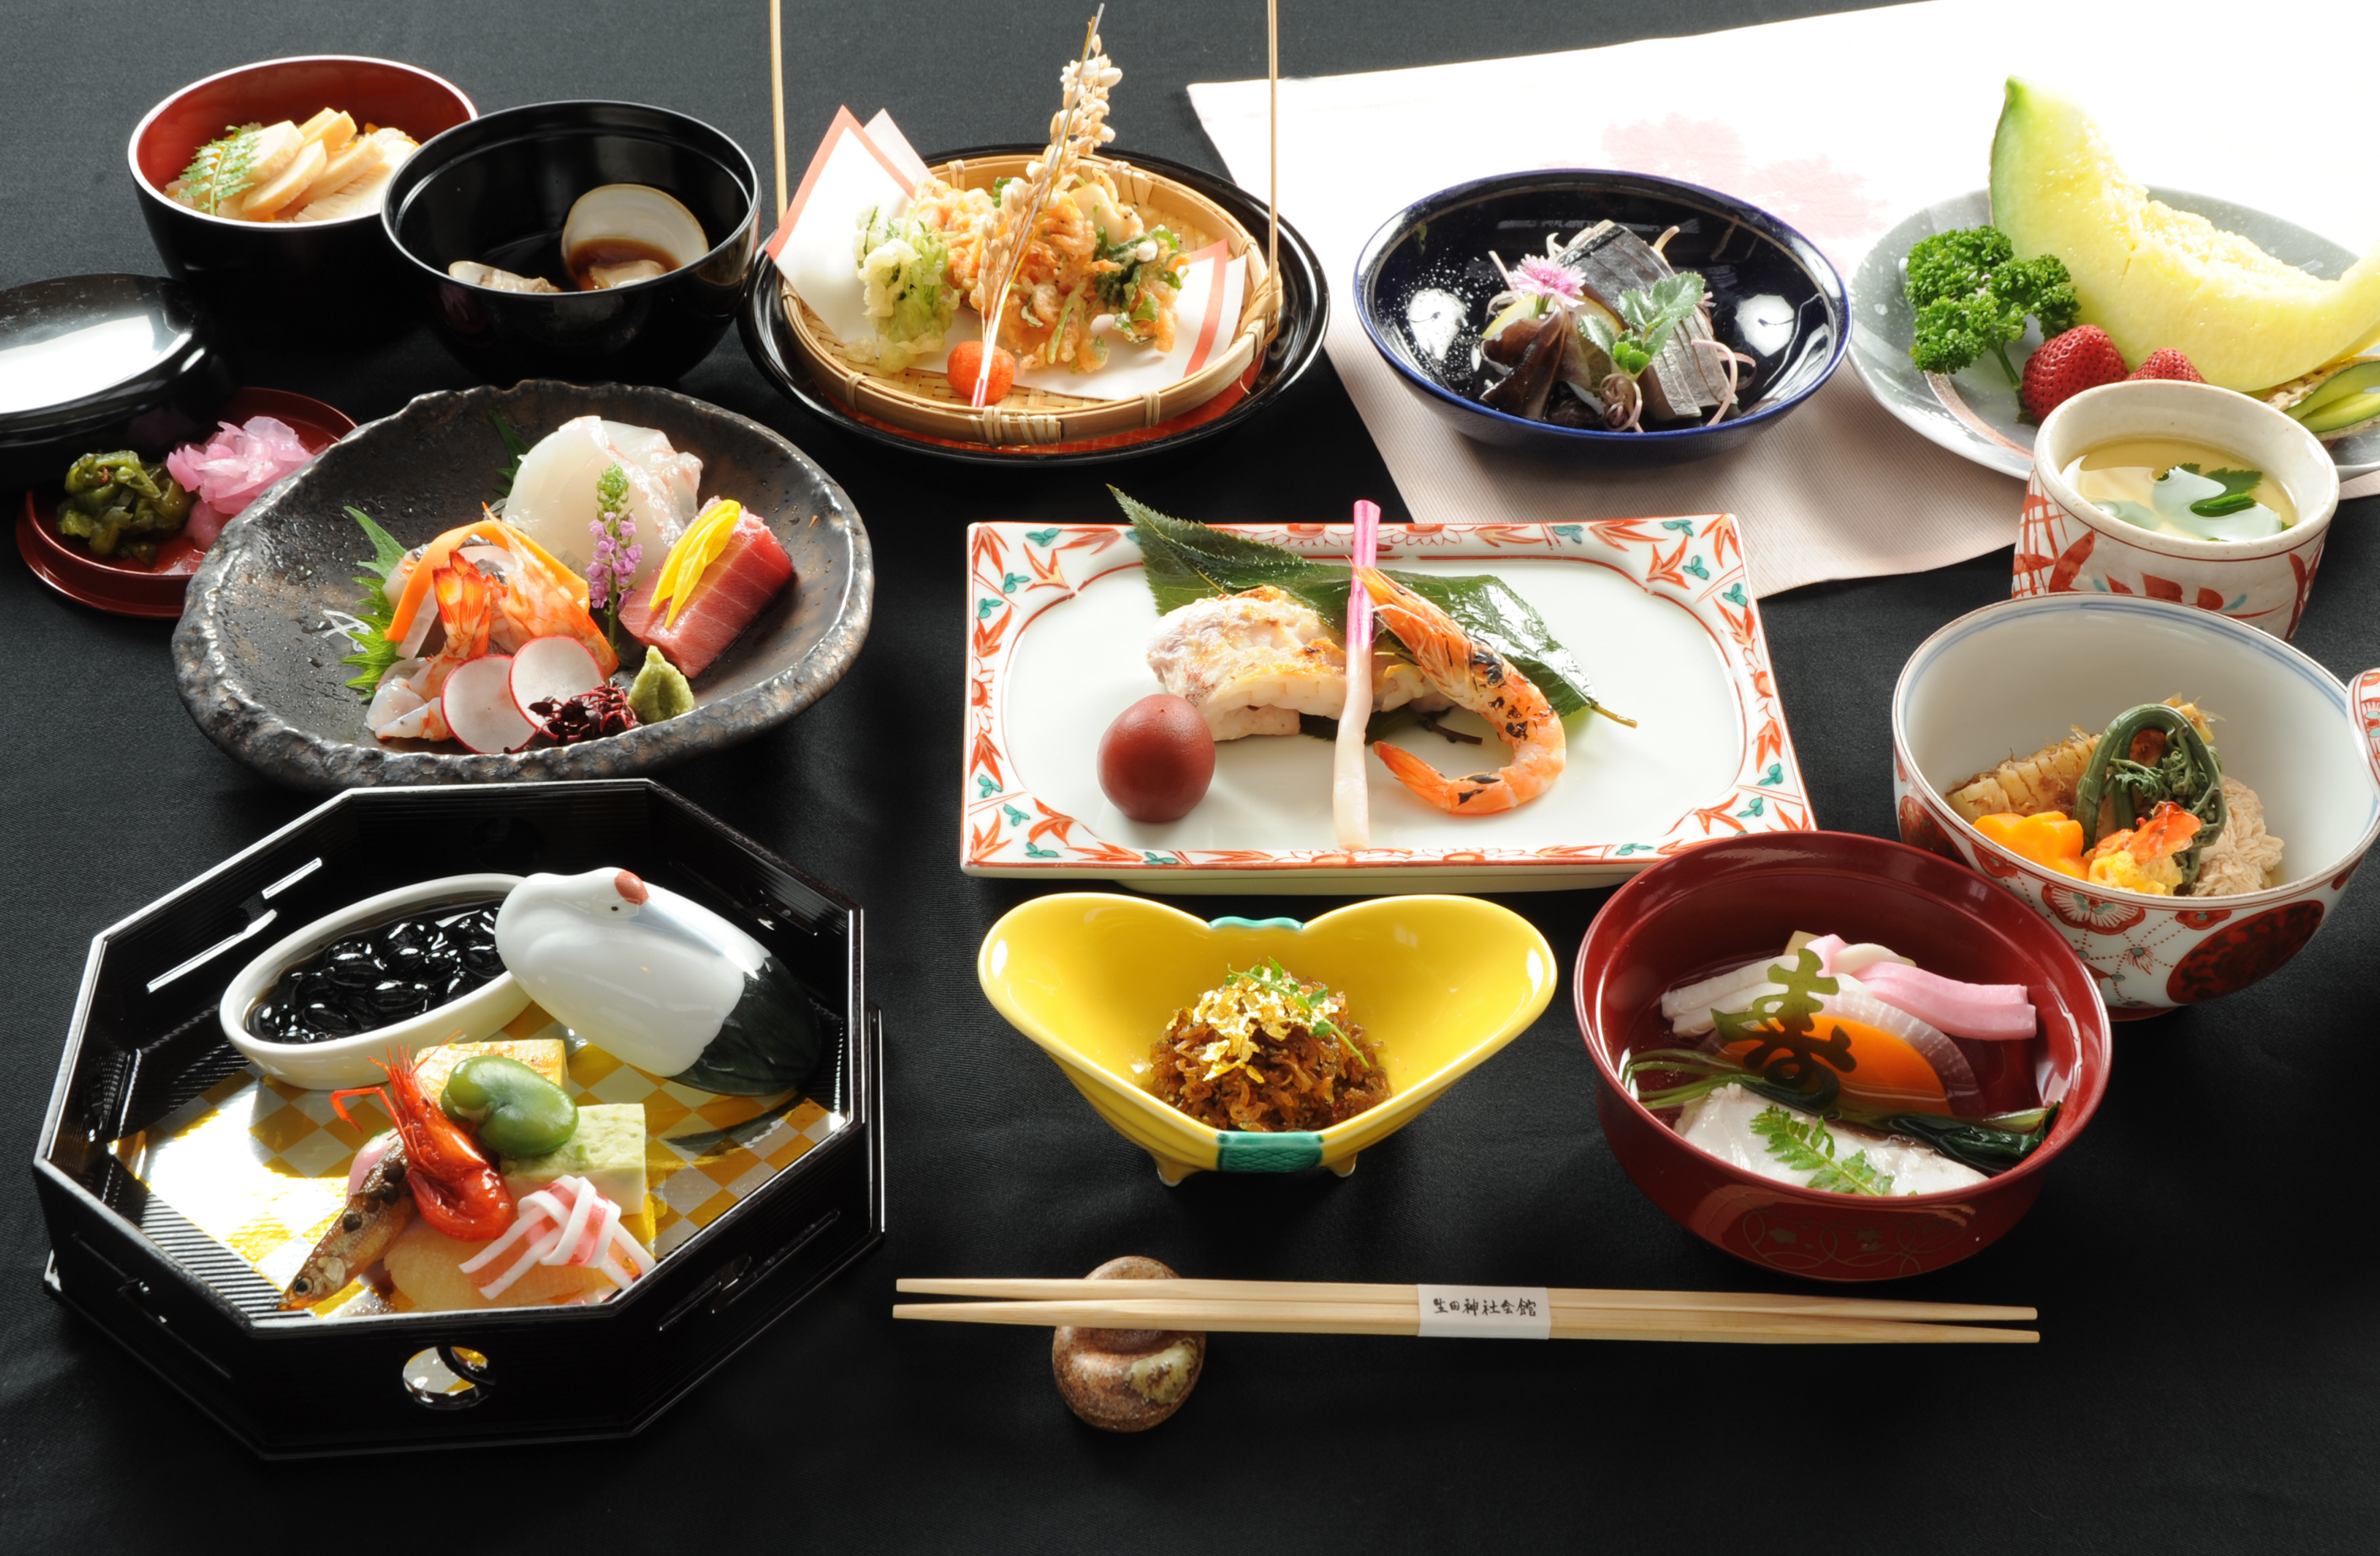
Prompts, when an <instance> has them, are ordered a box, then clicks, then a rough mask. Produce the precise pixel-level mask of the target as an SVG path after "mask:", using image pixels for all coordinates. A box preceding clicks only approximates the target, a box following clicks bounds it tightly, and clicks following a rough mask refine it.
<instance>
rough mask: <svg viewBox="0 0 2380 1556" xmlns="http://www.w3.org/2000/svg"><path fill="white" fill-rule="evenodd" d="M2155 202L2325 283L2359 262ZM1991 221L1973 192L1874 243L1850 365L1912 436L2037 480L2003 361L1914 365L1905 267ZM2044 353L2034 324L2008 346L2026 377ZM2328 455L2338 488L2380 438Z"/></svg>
mask: <svg viewBox="0 0 2380 1556" xmlns="http://www.w3.org/2000/svg"><path fill="white" fill-rule="evenodd" d="M2149 194H2150V195H2151V196H2152V197H2153V198H2155V199H2157V200H2161V201H2165V203H2166V204H2168V205H2170V206H2172V207H2173V208H2174V209H2175V210H2177V211H2192V212H2195V213H2198V214H2199V215H2201V216H2204V217H2205V218H2206V219H2207V220H2208V221H2210V222H2212V223H2214V224H2215V225H2216V226H2218V227H2221V228H2223V229H2224V230H2225V231H2227V232H2236V233H2239V234H2240V235H2241V236H2242V237H2246V238H2248V239H2249V240H2250V241H2251V242H2253V243H2254V244H2255V245H2256V246H2257V247H2258V248H2260V249H2264V250H2265V252H2266V253H2268V254H2270V255H2272V256H2273V257H2274V258H2275V259H2277V260H2281V261H2285V262H2287V263H2289V264H2293V265H2296V266H2297V267H2299V268H2300V269H2301V270H2303V271H2305V272H2307V273H2308V274H2313V275H2318V276H2320V277H2322V278H2323V279H2324V280H2325V281H2336V280H2337V279H2338V277H2339V276H2340V275H2341V274H2344V273H2345V272H2346V269H2347V267H2348V266H2349V265H2351V264H2353V263H2354V262H2355V258H2356V257H2355V255H2354V254H2352V253H2350V252H2349V251H2348V250H2347V249H2342V248H2340V247H2339V246H2338V244H2336V243H2333V242H2332V241H2331V240H2330V239H2328V238H2326V237H2322V236H2321V235H2320V234H2318V233H2312V232H2308V231H2307V230H2306V229H2305V228H2303V227H2301V226H2299V225H2296V224H2294V223H2291V222H2285V221H2283V220H2282V219H2281V218H2280V217H2278V216H2272V215H2267V214H2265V213H2264V212H2262V211H2256V210H2253V209H2251V208H2250V207H2248V206H2245V205H2234V204H2232V203H2231V202H2230V201H2223V200H2216V199H2213V198H2211V197H2209V196H2206V195H2195V194H2185V193H2183V192H2182V191H2180V190H2179V189H2154V188H2153V189H2151V190H2150V191H2149ZM1991 219H1992V197H1991V194H1990V192H1989V191H1988V190H1985V189H1971V190H1969V191H1968V192H1967V193H1965V194H1962V195H1958V196H1955V197H1953V198H1951V199H1949V200H1946V201H1941V202H1940V203H1938V204H1936V205H1929V206H1927V207H1926V208H1925V210H1923V211H1920V212H1918V213H1916V214H1915V215H1913V216H1911V217H1910V218H1908V219H1907V220H1906V221H1904V222H1902V223H1901V224H1900V225H1899V226H1897V227H1894V228H1893V229H1892V230H1891V231H1890V232H1888V233H1887V234H1885V235H1884V237H1881V238H1879V239H1877V241H1876V247H1875V248H1873V249H1869V250H1868V253H1867V257H1866V258H1865V259H1864V260H1862V261H1860V262H1859V268H1858V269H1857V270H1854V271H1853V272H1852V276H1851V287H1852V319H1853V320H1854V321H1855V322H1856V323H1855V327H1854V328H1853V329H1852V367H1853V368H1854V369H1855V370H1857V371H1858V373H1859V375H1860V382H1861V383H1865V384H1866V385H1867V387H1868V393H1870V394H1872V395H1875V396H1876V400H1877V402H1878V403H1879V404H1881V405H1882V406H1883V407H1884V408H1885V409H1887V410H1888V411H1890V412H1892V414H1893V415H1894V416H1896V417H1899V418H1900V419H1901V421H1902V422H1904V423H1906V424H1907V425H1908V426H1909V427H1910V428H1911V429H1912V430H1913V431H1915V432H1919V433H1921V434H1923V435H1924V436H1925V437H1926V438H1928V439H1930V440H1931V441H1933V442H1935V443H1937V444H1941V445H1942V446H1943V447H1944V448H1947V449H1949V451H1950V452H1951V453H1953V454H1956V455H1958V456H1961V457H1962V458H1967V459H1972V460H1973V461H1974V462H1975V463H1976V464H1978V465H1984V466H1988V467H1989V468H1992V469H1995V470H1998V471H2000V472H2001V473H2002V474H2004V475H2011V476H2014V477H2016V478H2017V479H2018V480H2024V479H2025V478H2026V477H2027V476H2029V475H2031V474H2032V473H2033V432H2034V424H2033V423H2032V422H2029V421H2026V420H2024V419H2022V411H2023V407H2022V406H2020V405H2019V404H2018V403H2017V397H2016V389H2015V387H2014V386H2013V385H2011V384H2010V383H2009V381H2008V374H2006V373H2004V372H2002V371H2000V366H1999V363H1998V360H1997V359H1993V358H1991V357H1988V356H1986V357H1984V358H1982V359H1979V360H1977V361H1976V362H1975V363H1974V364H1973V366H1971V367H1969V368H1967V369H1965V370H1964V371H1961V372H1958V373H1956V374H1943V373H1934V372H1921V371H1918V368H1917V364H1916V363H1914V362H1913V361H1911V360H1910V359H1909V344H1910V342H1911V341H1912V340H1913V339H1915V338H1916V327H1917V316H1916V312H1915V310H1913V309H1912V308H1911V307H1910V306H1909V298H1908V296H1907V295H1906V294H1905V293H1903V292H1902V290H1901V274H1900V264H1901V261H1903V260H1905V259H1907V258H1908V256H1909V250H1910V249H1913V248H1915V247H1916V246H1917V244H1918V243H1919V242H1921V241H1922V240H1924V239H1925V238H1928V237H1933V236H1934V235H1935V234H1936V233H1937V232H1957V231H1960V230H1961V229H1964V228H1967V227H1979V226H1983V225H1986V224H1988V223H1989V222H1990V221H1991ZM2040 345H2041V326H2040V325H2038V324H2036V323H2034V322H2030V321H2028V322H2026V324H2025V333H2024V338H2023V339H2022V340H2021V341H2018V342H2016V343H2015V344H2014V345H2012V346H2010V347H2009V360H2010V361H2011V362H2013V363H2014V364H2015V365H2016V369H2017V371H2019V372H2022V371H2024V362H2025V359H2026V358H2028V357H2030V356H2032V355H2033V353H2034V349H2035V348H2036V347H2038V346H2040ZM2329 448H2330V456H2331V458H2332V459H2334V460H2336V461H2337V462H2338V476H2339V479H2340V480H2352V479H2353V478H2354V477H2356V476H2360V475H2367V474H2369V473H2370V472H2372V471H2374V470H2380V431H2370V432H2358V433H2356V434H2355V435H2354V436H2353V437H2351V438H2341V439H2339V440H2338V442H2336V443H2333V444H2330V445H2329Z"/></svg>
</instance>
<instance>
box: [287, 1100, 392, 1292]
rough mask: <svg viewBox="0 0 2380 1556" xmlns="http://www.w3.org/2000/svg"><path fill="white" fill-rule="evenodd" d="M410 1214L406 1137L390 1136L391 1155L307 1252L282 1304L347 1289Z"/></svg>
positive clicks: (367, 1175) (366, 1176)
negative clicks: (350, 1282)
mask: <svg viewBox="0 0 2380 1556" xmlns="http://www.w3.org/2000/svg"><path fill="white" fill-rule="evenodd" d="M412 1219H413V1195H412V1193H411V1192H410V1191H409V1190H408V1188H407V1185H406V1181H405V1142H404V1141H403V1140H401V1139H397V1140H391V1141H390V1142H389V1145H388V1151H387V1154H385V1155H383V1157H382V1158H381V1159H380V1160H379V1161H376V1162H374V1163H373V1164H372V1170H371V1171H370V1172H369V1173H365V1174H364V1181H363V1182H362V1183H361V1184H360V1185H358V1186H357V1189H356V1192H355V1193H353V1194H351V1195H349V1196H348V1197H347V1203H346V1208H345V1209H343V1210H340V1212H339V1217H338V1219H337V1220H336V1221H334V1222H332V1223H331V1229H330V1230H329V1231H328V1232H325V1233H323V1234H322V1241H321V1242H319V1243H317V1244H315V1245H314V1251H313V1252H312V1253H310V1254H308V1255H307V1256H306V1262H305V1264H304V1265H303V1266H302V1267H301V1268H300V1269H299V1270H298V1271H297V1279H296V1280H294V1281H292V1282H289V1290H288V1292H287V1293H286V1294H285V1295H283V1297H282V1299H281V1306H282V1307H285V1308H289V1307H313V1306H314V1305H315V1304H316V1303H318V1302H322V1301H323V1300H325V1299H327V1298H329V1297H331V1296H333V1295H335V1294H337V1293H338V1292H340V1291H342V1290H344V1289H345V1288H346V1283H347V1282H349V1281H351V1280H353V1279H355V1276H356V1271H358V1270H367V1269H370V1267H371V1266H372V1265H373V1264H375V1263H377V1262H379V1260H380V1257H381V1255H383V1254H384V1253H386V1252H387V1251H388V1246H389V1245H390V1244H391V1243H394V1242H395V1241H396V1234H398V1233H400V1232H403V1231H404V1230H405V1227H406V1223H407V1222H410V1221H411V1220H412Z"/></svg>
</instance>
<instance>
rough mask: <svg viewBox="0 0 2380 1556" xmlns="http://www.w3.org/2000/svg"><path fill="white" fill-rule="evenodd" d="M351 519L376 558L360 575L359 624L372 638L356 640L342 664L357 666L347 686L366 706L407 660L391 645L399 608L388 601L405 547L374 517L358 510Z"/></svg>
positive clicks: (350, 512)
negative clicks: (392, 667)
mask: <svg viewBox="0 0 2380 1556" xmlns="http://www.w3.org/2000/svg"><path fill="white" fill-rule="evenodd" d="M347 517H349V518H352V519H354V520H355V521H356V522H357V523H358V524H359V525H361V526H362V527H363V531H364V538H365V539H366V540H368V541H371V545H372V554H371V556H370V557H369V558H368V559H366V560H365V561H364V562H363V563H361V564H360V565H361V566H362V567H364V568H365V569H366V570H365V571H364V572H361V573H358V574H357V575H356V582H357V583H358V585H360V586H361V587H362V590H363V592H362V593H361V594H359V595H358V596H357V599H356V610H355V615H356V620H357V621H358V622H359V623H360V624H362V625H363V626H365V627H367V628H369V629H370V632H369V635H368V636H366V637H363V638H358V639H357V640H356V651H355V652H353V653H351V654H349V655H347V656H346V658H345V659H342V660H341V661H339V663H341V664H352V665H354V666H356V668H357V670H358V674H357V675H355V676H354V677H353V678H352V679H350V680H349V681H348V682H347V685H348V687H350V688H352V689H353V690H354V691H355V693H356V694H357V695H358V697H361V698H362V699H364V700H365V701H366V702H370V700H371V699H372V694H373V693H374V692H376V691H378V690H379V689H380V682H381V677H382V676H383V675H387V674H388V667H389V666H390V665H392V664H395V663H396V662H397V661H398V660H399V659H402V658H403V657H404V656H403V655H402V654H400V653H398V652H397V650H396V645H395V643H392V642H390V641H389V638H388V629H389V623H390V620H391V618H392V617H393V615H394V614H395V609H396V608H395V605H394V604H392V603H391V602H390V601H389V598H388V580H389V577H390V575H392V574H394V573H395V571H396V565H397V564H398V563H400V562H402V561H404V560H405V547H403V546H402V545H400V544H398V543H397V540H396V537H395V536H394V535H392V534H390V533H389V532H388V531H387V530H385V529H382V528H381V527H380V526H379V525H377V524H375V523H373V522H372V517H371V515H370V514H368V513H366V512H364V510H363V509H361V508H358V507H350V508H348V509H347Z"/></svg>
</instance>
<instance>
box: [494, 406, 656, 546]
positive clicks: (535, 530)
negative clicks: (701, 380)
mask: <svg viewBox="0 0 2380 1556" xmlns="http://www.w3.org/2000/svg"><path fill="white" fill-rule="evenodd" d="M613 465H618V466H619V467H620V468H621V472H622V473H623V474H624V475H625V476H626V477H627V478H628V499H627V510H628V517H631V518H633V519H635V520H636V524H637V534H636V540H635V542H634V543H635V544H637V545H638V546H641V547H642V548H643V552H644V554H643V556H642V557H641V559H640V560H639V561H638V562H637V576H636V581H637V582H638V583H642V582H644V581H645V580H646V579H647V578H649V577H651V576H652V574H653V573H654V572H655V571H656V570H658V569H659V568H660V566H661V565H662V559H663V558H665V557H666V556H667V555H668V554H669V549H670V547H671V546H673V545H674V544H675V543H676V542H677V539H678V537H679V536H680V535H683V534H685V533H686V526H687V525H688V524H689V523H691V522H692V521H693V519H694V515H695V510H696V508H697V506H698V502H697V493H698V491H699V489H700V487H701V483H702V461H701V460H700V459H698V458H697V457H696V456H693V455H691V454H684V453H681V452H679V451H678V450H677V449H675V448H674V447H672V446H671V445H670V441H669V439H668V437H666V436H665V435H664V434H662V433H661V432H655V431H654V430H653V429H651V428H650V427H632V426H629V425H627V424H626V423H625V422H618V421H606V420H604V419H602V418H601V417H597V416H581V417H578V418H577V419H575V420H570V421H565V422H564V423H563V424H562V425H561V426H560V427H557V428H555V429H554V430H553V432H549V433H548V434H546V436H545V437H543V438H541V439H540V440H539V442H538V444H537V446H535V447H534V448H532V449H530V450H529V451H528V453H527V454H525V455H523V456H521V463H520V469H519V470H518V471H517V472H516V474H515V475H514V477H513V490H512V495H511V496H510V497H508V498H506V499H505V501H504V520H505V522H506V523H508V524H511V525H513V526H514V527H515V528H516V529H519V530H521V531H522V532H523V533H524V534H526V535H528V538H529V539H531V540H533V541H536V542H537V543H538V544H539V545H540V546H543V547H544V548H545V549H546V550H547V551H548V552H550V553H553V555H554V556H555V557H556V558H557V559H559V560H560V561H561V562H562V563H563V565H565V566H567V567H569V568H571V569H572V570H573V571H575V572H577V573H581V574H583V573H585V572H586V571H587V569H588V566H589V565H590V564H591V563H592V562H593V561H594V559H595V538H594V535H593V532H592V529H591V527H592V526H593V524H594V522H595V517H596V500H595V483H596V482H597V481H598V480H601V478H602V475H603V472H604V471H605V470H608V469H610V468H612V467H613Z"/></svg>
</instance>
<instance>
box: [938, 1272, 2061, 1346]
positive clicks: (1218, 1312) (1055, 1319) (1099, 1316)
mask: <svg viewBox="0 0 2380 1556" xmlns="http://www.w3.org/2000/svg"><path fill="white" fill-rule="evenodd" d="M1098 1283H1099V1284H1102V1285H1114V1284H1116V1283H1117V1282H1098ZM1156 1283H1157V1282H1133V1284H1135V1285H1147V1284H1156ZM892 1316H893V1317H894V1318H895V1319H922V1320H926V1321H929V1322H936V1323H980V1324H1026V1325H1031V1326H1034V1327H1037V1328H1042V1329H1050V1328H1054V1327H1056V1326H1058V1325H1060V1324H1076V1325H1081V1326H1084V1327H1087V1328H1093V1329H1182V1330H1206V1331H1240V1332H1259V1333H1276V1334H1387V1335H1412V1334H1417V1333H1419V1332H1420V1330H1421V1313H1420V1309H1419V1307H1418V1306H1417V1305H1416V1304H1415V1303H1414V1302H1412V1301H1410V1300H1408V1301H1404V1302H1351V1301H1344V1300H1332V1301H1296V1300H1285V1301H1251V1300H1234V1301H1215V1300H1184V1299H1181V1298H1168V1297H1156V1298H1142V1297H1133V1298H1113V1299H1110V1300H1106V1301H1092V1300H1081V1301H1055V1302H909V1303H900V1304H896V1305H895V1306H894V1307H893V1309H892ZM1551 1338H1553V1339H1556V1340H1648V1341H1650V1340H1667V1341H1684V1342H1689V1343H1715V1344H1730V1343H1732V1344H1795V1343H1799V1344H1838V1345H1874V1344H1919V1345H1924V1344H1937V1345H1939V1344H1985V1345H1994V1344H1997V1345H2029V1344H2033V1343H2035V1342H2037V1341H2038V1340H2039V1339H2040V1338H2041V1337H2040V1335H2039V1334H2037V1333H2035V1332H2034V1331H2032V1330H2018V1329H1975V1328H1970V1327H1966V1326H1962V1325H1957V1324H1934V1323H1896V1322H1885V1321H1874V1320H1866V1321H1864V1320H1860V1319H1842V1318H1829V1317H1815V1316H1810V1315H1806V1314H1791V1313H1781V1312H1780V1313H1739V1312H1728V1311H1699V1312H1698V1311H1693V1310H1684V1309H1671V1310H1665V1311H1652V1312H1646V1311H1631V1310H1628V1309H1623V1308H1609V1307H1606V1308H1587V1307H1556V1308H1555V1310H1554V1312H1553V1314H1552V1333H1551Z"/></svg>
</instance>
